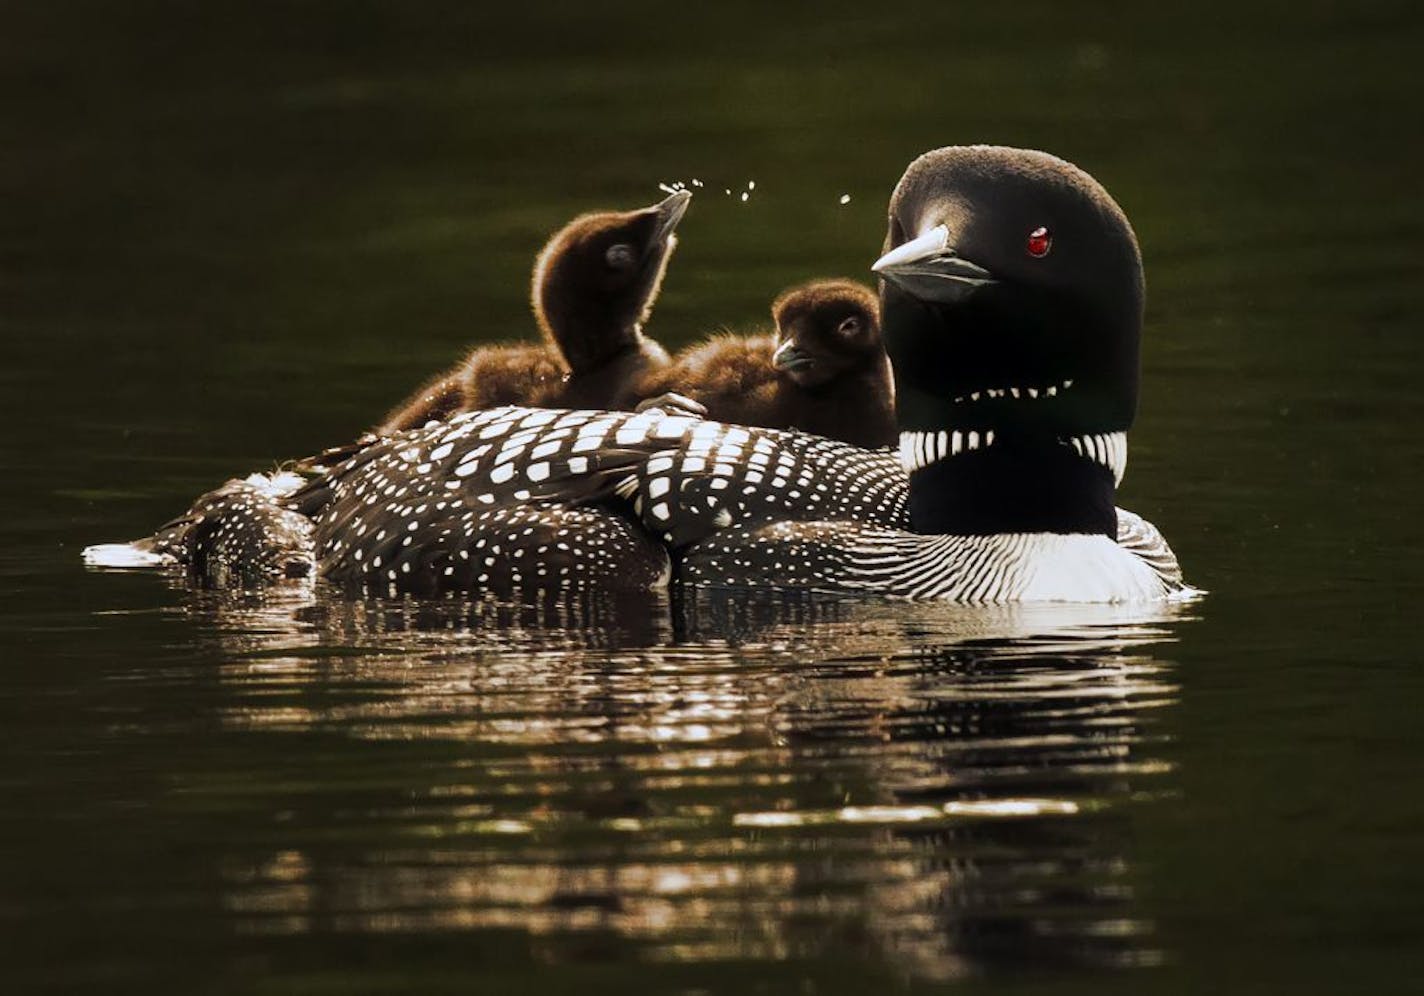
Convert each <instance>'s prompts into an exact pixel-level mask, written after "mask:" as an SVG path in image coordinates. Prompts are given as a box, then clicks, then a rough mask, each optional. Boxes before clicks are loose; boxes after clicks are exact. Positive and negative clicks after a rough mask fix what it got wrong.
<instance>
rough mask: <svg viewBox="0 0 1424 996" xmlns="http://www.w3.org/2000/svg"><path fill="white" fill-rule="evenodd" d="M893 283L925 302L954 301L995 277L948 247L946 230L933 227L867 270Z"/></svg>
mask: <svg viewBox="0 0 1424 996" xmlns="http://www.w3.org/2000/svg"><path fill="white" fill-rule="evenodd" d="M870 269H871V271H872V272H874V273H878V274H880V276H882V277H884V278H885V279H886V280H888V281H890V282H891V283H892V284H896V285H897V286H899V287H901V288H903V289H904V290H905V291H907V292H908V293H910V294H912V295H914V296H915V297H918V298H921V299H923V300H926V301H942V302H952V301H957V300H959V299H960V298H962V297H964V296H965V295H967V294H969V293H970V292H971V291H974V290H976V289H978V288H980V287H983V286H984V285H986V284H992V283H993V282H994V275H993V274H992V273H990V272H989V271H988V270H986V269H984V268H983V267H982V266H980V265H979V264H977V263H971V262H970V261H969V260H967V259H965V258H964V257H962V256H960V255H959V254H958V253H956V252H955V251H954V248H953V247H952V246H951V245H950V244H949V229H948V228H946V227H945V226H944V225H936V226H935V227H934V228H931V229H930V230H929V231H928V232H926V233H925V234H923V235H921V236H919V237H918V238H915V239H911V240H910V241H909V242H906V243H905V244H904V245H899V246H896V247H895V248H894V249H891V250H890V251H889V252H887V253H886V254H885V255H884V256H881V257H880V258H879V259H877V260H876V261H875V262H874V263H873V264H872V265H871V267H870Z"/></svg>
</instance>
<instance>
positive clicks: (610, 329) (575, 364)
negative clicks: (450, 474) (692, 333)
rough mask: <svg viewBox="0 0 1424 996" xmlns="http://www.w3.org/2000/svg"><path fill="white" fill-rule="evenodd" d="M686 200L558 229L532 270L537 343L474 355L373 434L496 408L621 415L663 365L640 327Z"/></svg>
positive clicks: (660, 352)
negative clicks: (615, 411)
mask: <svg viewBox="0 0 1424 996" xmlns="http://www.w3.org/2000/svg"><path fill="white" fill-rule="evenodd" d="M691 199H692V194H691V193H690V192H688V191H685V190H680V191H678V192H676V193H674V194H672V195H671V196H669V197H667V198H666V199H665V200H663V201H662V202H660V203H658V204H654V205H653V206H651V207H646V208H641V209H639V210H637V211H625V212H602V213H597V214H586V215H582V216H580V217H578V218H575V219H574V220H573V221H571V222H570V223H569V224H567V225H565V226H564V227H563V228H562V229H560V230H559V231H558V232H557V233H555V235H554V237H553V238H551V239H550V240H549V241H548V243H547V244H546V245H545V246H544V248H543V250H542V251H541V252H540V253H539V257H538V259H537V260H536V261H535V264H534V278H533V283H532V287H531V293H530V303H531V304H532V306H533V309H534V317H535V320H536V321H537V322H538V324H539V329H540V331H541V332H542V333H543V336H544V342H543V343H513V344H504V345H495V346H480V347H478V348H476V349H475V350H473V351H472V352H471V353H470V354H469V355H468V356H466V357H465V359H464V360H463V361H461V363H460V364H459V365H457V366H456V367H455V368H454V369H451V370H447V371H445V372H444V373H441V374H439V375H437V376H436V377H435V378H433V379H432V380H430V381H429V382H428V383H426V384H425V385H424V386H422V387H421V388H420V389H419V390H417V391H416V392H415V393H414V394H413V395H411V397H409V398H407V399H406V400H405V401H404V402H402V403H401V404H400V405H399V406H397V407H396V408H395V409H393V410H392V411H391V413H390V414H389V415H387V416H386V418H385V420H384V421H383V422H382V423H381V424H380V425H379V426H378V427H377V428H376V430H375V431H376V433H377V434H378V435H385V434H389V433H392V432H398V431H400V430H402V429H412V428H416V427H419V426H422V425H424V424H425V423H426V422H428V421H430V420H431V419H442V418H448V417H449V416H451V415H454V414H457V413H458V412H462V411H476V410H479V409H483V408H494V407H498V406H500V405H513V404H519V405H534V406H538V407H558V408H623V407H628V406H629V405H630V404H631V403H632V401H633V400H634V394H633V388H634V385H635V383H636V381H637V380H638V379H639V378H640V377H642V376H644V375H646V374H648V373H650V372H652V371H654V370H657V369H659V368H661V367H664V366H666V365H667V364H668V362H669V360H668V355H667V351H666V350H664V349H663V348H662V346H660V345H658V344H657V343H656V342H654V341H653V340H651V339H649V338H647V337H646V336H645V335H643V325H644V323H645V322H646V321H647V320H648V316H649V314H651V312H652V309H653V305H654V304H655V303H656V302H657V297H658V292H659V290H660V289H661V287H662V279H663V274H664V273H665V272H666V271H667V265H668V260H669V258H670V257H671V256H672V252H673V250H674V249H675V248H676V247H677V236H676V235H675V234H674V230H675V229H676V228H677V224H678V222H680V221H681V220H682V216H683V215H684V214H685V213H686V212H687V205H688V203H689V202H690V201H691Z"/></svg>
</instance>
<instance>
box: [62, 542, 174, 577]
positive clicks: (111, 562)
mask: <svg viewBox="0 0 1424 996" xmlns="http://www.w3.org/2000/svg"><path fill="white" fill-rule="evenodd" d="M80 556H81V557H82V558H83V560H84V566H86V567H108V568H115V569H125V570H132V569H146V568H152V567H169V566H172V565H173V564H176V563H177V562H178V561H177V560H175V559H174V558H173V556H172V554H168V553H160V552H158V551H156V550H154V549H153V539H152V537H148V538H145V539H139V540H134V541H133V542H132V543H96V544H94V545H93V546H86V547H85V548H84V552H83V553H82V554H81V555H80Z"/></svg>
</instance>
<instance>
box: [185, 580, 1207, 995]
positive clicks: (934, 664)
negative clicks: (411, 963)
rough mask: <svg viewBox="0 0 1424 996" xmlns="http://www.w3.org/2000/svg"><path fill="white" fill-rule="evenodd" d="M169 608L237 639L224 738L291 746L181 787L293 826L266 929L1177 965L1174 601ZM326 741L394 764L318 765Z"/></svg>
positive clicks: (897, 964)
mask: <svg viewBox="0 0 1424 996" xmlns="http://www.w3.org/2000/svg"><path fill="white" fill-rule="evenodd" d="M176 611H182V612H184V613H186V614H191V615H195V616H198V617H200V619H201V621H202V623H203V625H201V626H199V627H198V630H199V632H201V633H204V634H207V636H208V638H210V639H212V640H214V641H216V642H217V643H218V647H217V648H215V649H216V650H217V651H218V653H219V654H220V657H221V660H222V663H221V665H220V667H219V668H218V678H219V680H220V682H221V684H222V691H223V694H222V696H221V698H220V699H219V700H217V704H216V705H215V712H216V718H217V721H218V722H220V723H221V725H222V727H223V728H224V729H225V730H227V731H228V733H229V735H233V736H251V737H259V736H260V737H269V738H270V737H274V736H275V737H277V738H278V745H277V747H276V748H275V749H276V751H277V752H278V753H279V754H282V753H284V750H283V748H282V747H281V746H280V745H281V743H282V742H290V751H291V754H292V758H291V763H292V764H293V765H294V767H293V770H291V771H288V772H286V773H285V774H283V775H282V776H281V777H280V778H278V779H277V780H275V781H273V782H265V781H258V782H253V783H249V782H246V781H244V780H243V779H241V778H234V779H231V780H218V781H215V782H207V783H201V782H199V781H194V782H193V783H192V784H187V785H182V786H180V787H179V788H178V790H177V791H178V792H179V793H180V794H186V795H189V796H192V797H197V798H198V799H199V800H200V802H199V803H198V804H201V805H203V806H209V807H214V808H216V809H219V810H221V809H224V808H228V807H245V806H255V807H259V808H260V807H269V808H271V809H273V810H274V811H275V813H276V817H275V818H276V820H277V821H278V822H277V823H276V825H275V828H269V829H268V830H267V831H266V836H268V837H270V838H271V840H270V846H262V847H246V848H237V849H235V850H232V851H231V852H230V853H227V854H224V855H223V856H222V857H221V859H220V868H219V875H220V880H221V892H222V896H223V899H222V903H223V906H224V908H225V909H226V910H227V911H228V912H229V913H230V914H231V915H233V916H235V917H236V923H237V929H239V930H240V931H242V932H247V933H259V934H293V933H306V932H313V931H315V932H332V931H335V932H355V933H358V934H364V933H387V932H420V931H431V930H441V931H470V932H485V931H494V930H514V931H517V932H519V933H520V934H522V935H523V936H525V937H526V938H528V939H529V941H530V943H531V944H534V945H535V948H536V950H537V951H540V952H542V954H541V955H540V956H541V957H545V958H550V959H555V960H557V959H560V958H563V957H565V956H567V955H568V954H569V952H571V951H581V952H585V953H586V952H587V950H588V947H589V945H594V946H595V947H596V948H598V949H600V950H604V949H606V950H622V951H623V952H624V953H625V954H627V955H630V956H632V957H635V958H640V959H647V960H667V959H684V960H685V959H695V960H708V959H711V960H720V959H734V958H748V959H777V960H781V959H809V958H817V957H824V956H827V955H833V954H837V953H839V954H846V953H855V954H858V955H862V956H866V957H869V958H871V959H873V960H874V961H876V962H879V963H882V964H886V965H889V966H893V969H892V971H893V972H894V973H897V974H903V975H906V976H909V977H916V978H922V979H943V978H949V977H955V976H959V975H962V974H965V973H972V972H975V971H980V970H984V969H986V968H989V967H992V966H995V965H997V964H1004V965H1024V964H1028V965H1045V964H1057V965H1075V964H1077V965H1108V966H1122V965H1137V964H1143V963H1150V962H1155V961H1156V960H1158V959H1160V957H1161V954H1162V953H1161V952H1160V951H1159V950H1158V948H1157V946H1156V943H1155V941H1154V937H1153V925H1152V923H1151V922H1150V920H1149V919H1148V918H1146V917H1145V916H1144V915H1143V914H1142V912H1141V911H1140V910H1139V909H1138V905H1137V902H1136V896H1135V887H1134V858H1133V853H1132V847H1131V843H1132V842H1131V839H1130V837H1129V835H1128V833H1127V828H1128V825H1129V823H1130V812H1131V807H1132V806H1133V803H1134V800H1135V799H1137V798H1139V797H1141V796H1143V795H1152V794H1159V793H1163V792H1170V791H1171V790H1172V789H1171V780H1170V775H1169V774H1168V771H1169V769H1168V767H1167V766H1166V765H1165V764H1164V763H1163V762H1162V761H1161V760H1159V759H1158V758H1157V757H1156V750H1155V748H1156V746H1157V744H1158V742H1159V740H1158V736H1157V734H1155V732H1154V729H1155V724H1154V716H1155V714H1156V712H1157V711H1158V710H1159V709H1161V708H1163V707H1167V706H1170V705H1171V704H1172V703H1173V701H1174V699H1175V696H1176V685H1175V681H1174V678H1173V675H1172V668H1171V666H1170V665H1169V664H1168V663H1166V662H1164V661H1163V660H1161V659H1160V658H1158V657H1156V656H1155V654H1154V648H1155V645H1158V644H1160V643H1161V642H1162V641H1163V640H1164V638H1165V637H1166V630H1165V629H1164V624H1165V623H1168V622H1170V621H1171V620H1172V619H1174V618H1177V617H1179V616H1180V614H1181V613H1182V612H1183V611H1184V610H1183V609H1182V608H1181V607H1172V606H1157V607H1153V608H1151V609H1148V610H1143V609H1141V608H1137V609H1131V608H1124V607H1111V606H1034V607H1028V606H1023V607H1000V608H992V609H968V608H963V607H946V606H928V605H905V604H894V603H870V604H866V603H859V604H857V603H854V602H840V601H835V600H826V599H815V598H809V597H808V598H802V599H796V600H792V601H789V602H788V601H780V600H775V599H770V598H768V597H766V596H764V595H763V596H759V597H755V598H751V597H746V596H737V597H734V596H730V595H725V594H708V593H701V594H696V595H689V596H687V597H686V598H679V599H678V600H677V604H675V605H669V604H665V603H660V602H654V603H652V604H646V603H645V604H642V605H636V604H635V605H610V604H591V605H583V606H575V607H564V608H561V609H554V608H552V607H547V606H545V607H526V608H515V607H510V606H497V605H485V604H471V603H456V602H440V603H418V602H413V601H409V602H395V603H391V602H385V603H376V602H371V603H362V602H346V601H340V600H334V599H328V598H325V597H323V596H322V595H321V594H320V593H319V592H312V591H303V590H297V591H295V592H287V593H276V594H272V595H268V596H260V597H259V596H242V595H231V594H213V593H207V594H190V595H187V596H184V598H183V599H182V606H181V609H179V610H176ZM728 634H731V636H730V637H729V636H728ZM314 735H315V736H317V737H318V739H316V740H313V739H312V738H313V736H314ZM332 737H335V738H337V739H338V740H339V741H340V742H341V743H344V744H348V745H349V744H350V743H352V742H353V741H354V742H357V743H362V742H364V743H367V744H368V745H369V747H368V748H367V750H366V751H364V752H363V751H361V750H358V749H354V748H353V747H351V746H346V747H343V748H341V751H342V754H341V757H342V760H341V761H340V762H339V765H338V767H337V769H336V770H334V771H333V770H331V769H330V768H328V767H327V765H326V762H324V761H323V760H321V758H320V756H319V755H318V756H315V757H310V758H305V759H303V758H301V757H300V756H298V755H299V752H301V751H304V750H313V749H316V750H318V751H320V750H322V748H321V747H320V746H319V745H321V744H326V743H330V738H332ZM264 743H266V744H267V746H266V748H265V749H266V750H269V751H270V750H273V749H274V748H273V746H272V744H271V743H270V741H264ZM313 744H316V745H318V746H317V747H316V748H313ZM392 749H396V750H398V752H399V753H398V754H396V755H391V754H389V753H388V751H389V750H392ZM412 752H413V753H412ZM362 756H365V757H367V758H368V759H369V762H370V765H371V767H370V768H369V769H366V770H358V771H352V770H350V769H349V767H348V766H350V765H352V764H359V762H358V761H357V759H358V758H359V757H362ZM397 758H398V760H396V759H397ZM318 773H319V774H318Z"/></svg>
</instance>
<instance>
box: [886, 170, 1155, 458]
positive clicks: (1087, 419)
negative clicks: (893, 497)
mask: <svg viewBox="0 0 1424 996" xmlns="http://www.w3.org/2000/svg"><path fill="white" fill-rule="evenodd" d="M873 269H874V271H875V272H876V273H878V274H879V275H880V276H881V277H882V278H883V280H884V284H883V288H882V305H883V320H884V323H885V336H886V348H887V351H888V353H889V355H890V360H891V363H892V365H893V367H894V371H895V381H896V398H897V406H898V418H899V423H900V429H901V431H902V433H906V434H912V435H909V437H908V439H907V440H906V441H907V444H908V450H909V452H908V453H907V463H908V464H909V465H910V469H912V470H914V469H918V468H917V467H916V466H915V464H916V463H925V462H934V461H936V460H939V459H943V458H945V457H951V456H953V455H955V453H956V452H963V451H964V450H965V449H967V441H968V439H969V438H970V435H969V434H970V433H974V434H975V437H974V438H975V440H976V442H977V443H978V444H979V445H981V446H982V445H983V444H984V441H985V440H993V441H995V442H1004V441H1007V440H1010V439H1027V440H1030V441H1034V440H1048V439H1054V440H1059V441H1062V442H1063V443H1065V444H1066V443H1072V441H1073V440H1080V441H1084V440H1099V441H1101V440H1113V441H1114V442H1113V446H1115V447H1117V446H1118V443H1117V442H1116V440H1119V439H1120V438H1121V437H1120V436H1117V435H1115V434H1117V433H1121V432H1124V431H1126V429H1127V428H1128V427H1129V426H1130V425H1131V424H1132V420H1133V416H1134V414H1135V412H1136V408H1137V388H1138V343H1139V339H1140V336H1141V328H1142V306H1143V296H1144V289H1143V275H1142V256H1141V253H1140V252H1139V251H1138V247H1137V239H1136V237H1135V236H1134V234H1133V231H1132V226H1131V225H1129V224H1128V221H1127V217H1126V215H1124V214H1123V212H1122V209H1121V208H1119V207H1118V206H1117V204H1116V203H1115V202H1114V201H1113V199H1112V198H1111V197H1110V196H1109V195H1108V192H1107V191H1106V190H1104V189H1103V187H1102V186H1101V185H1100V184H1099V183H1098V182H1097V181H1096V180H1094V179H1093V178H1092V177H1091V176H1089V175H1088V174H1087V173H1085V172H1083V171H1082V170H1080V169H1078V168H1077V167H1076V166H1073V165H1072V164H1070V163H1067V162H1064V161H1063V160H1062V159H1058V158H1056V157H1055V156H1051V155H1048V154H1047V153H1043V152H1034V151H1029V150H1026V149H1011V148H1002V147H996V146H951V147H948V148H943V149H937V150H935V151H933V152H928V153H926V154H925V155H923V156H921V157H920V158H918V159H916V160H915V161H914V162H913V163H911V164H910V166H909V168H908V169H907V170H906V171H905V175H904V176H903V177H902V178H901V180H900V183H899V185H898V186H897V187H896V188H895V193H894V194H893V195H892V197H891V200H890V219H889V231H888V234H887V236H886V241H885V254H884V255H883V256H882V257H881V258H880V259H879V260H878V261H877V262H876V263H875V265H874V267H873ZM956 431H957V432H959V433H961V436H960V442H961V445H959V446H955V445H954V433H955V432H956ZM919 433H929V434H930V436H929V439H928V441H926V440H924V439H923V438H922V437H920V436H917V435H913V434H919ZM941 434H947V435H948V439H949V446H948V449H949V451H950V452H941V449H942V448H941V447H939V446H938V442H939V439H940V436H941ZM1084 445H1089V444H1086V443H1085V444H1084ZM1079 448H1080V449H1082V446H1080V447H1079ZM1090 448H1091V449H1093V450H1094V451H1096V450H1097V449H1098V448H1099V447H1098V444H1097V443H1096V442H1095V443H1092V444H1090ZM1122 452H1123V454H1125V449H1124V450H1123V451H1122ZM1123 459H1125V455H1124V456H1119V455H1118V454H1116V453H1114V454H1107V453H1103V454H1100V455H1099V462H1101V463H1104V464H1106V465H1108V466H1109V467H1110V469H1112V470H1113V471H1114V473H1115V476H1118V477H1120V476H1121V469H1122V468H1121V462H1122V460H1123Z"/></svg>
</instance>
